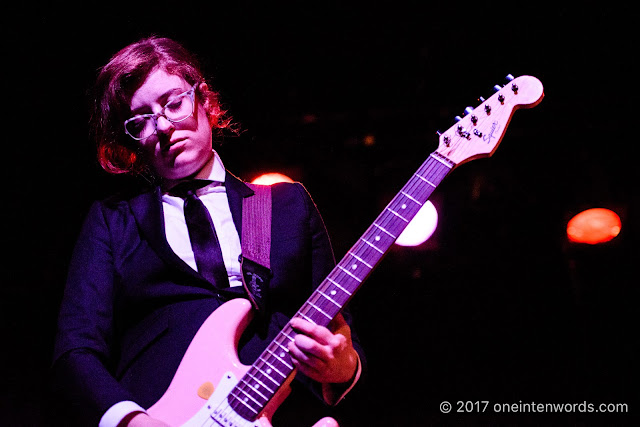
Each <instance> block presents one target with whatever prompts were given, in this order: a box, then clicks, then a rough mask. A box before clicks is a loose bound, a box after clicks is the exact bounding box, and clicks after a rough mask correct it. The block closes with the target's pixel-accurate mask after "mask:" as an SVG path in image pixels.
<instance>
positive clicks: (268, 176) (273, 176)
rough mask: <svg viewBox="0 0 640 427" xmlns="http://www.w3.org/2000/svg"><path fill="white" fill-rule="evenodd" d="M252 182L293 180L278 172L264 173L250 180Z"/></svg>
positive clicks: (268, 182)
mask: <svg viewBox="0 0 640 427" xmlns="http://www.w3.org/2000/svg"><path fill="white" fill-rule="evenodd" d="M251 182H252V183H253V184H262V185H272V184H275V183H277V182H293V180H292V179H291V178H289V177H288V176H286V175H283V174H281V173H278V172H270V173H265V174H262V175H260V176H259V177H257V178H256V179H254V180H253V181H251Z"/></svg>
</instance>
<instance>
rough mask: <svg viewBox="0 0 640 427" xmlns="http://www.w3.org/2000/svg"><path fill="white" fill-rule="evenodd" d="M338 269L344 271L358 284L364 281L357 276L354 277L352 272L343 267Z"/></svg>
mask: <svg viewBox="0 0 640 427" xmlns="http://www.w3.org/2000/svg"><path fill="white" fill-rule="evenodd" d="M338 268H339V269H340V270H342V271H344V272H345V273H347V274H348V275H349V276H350V277H352V278H353V279H354V280H356V281H357V282H358V283H360V282H362V280H360V279H358V278H357V277H356V276H354V275H353V274H351V272H350V271H349V270H347V269H346V268H344V267H342V266H341V265H338Z"/></svg>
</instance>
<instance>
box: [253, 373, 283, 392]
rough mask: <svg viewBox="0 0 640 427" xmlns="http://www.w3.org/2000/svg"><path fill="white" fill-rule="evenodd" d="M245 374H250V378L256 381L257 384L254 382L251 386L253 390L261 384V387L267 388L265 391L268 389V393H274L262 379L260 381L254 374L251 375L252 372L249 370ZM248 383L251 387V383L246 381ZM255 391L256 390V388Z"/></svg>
mask: <svg viewBox="0 0 640 427" xmlns="http://www.w3.org/2000/svg"><path fill="white" fill-rule="evenodd" d="M247 375H249V376H250V377H251V378H252V379H253V380H254V381H255V382H256V383H257V384H255V385H253V387H252V388H253V389H254V390H255V389H257V388H259V387H260V386H262V387H264V388H266V389H267V391H268V392H269V393H271V394H275V390H271V389H270V388H269V387H268V386H267V385H266V384H265V383H263V382H262V381H260V379H258V377H256V376H255V375H253V374H252V373H251V370H249V371H248V372H247ZM248 384H249V386H250V387H251V383H248ZM276 384H277V383H276ZM256 391H257V390H256Z"/></svg>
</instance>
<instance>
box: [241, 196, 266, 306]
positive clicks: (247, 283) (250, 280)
mask: <svg viewBox="0 0 640 427" xmlns="http://www.w3.org/2000/svg"><path fill="white" fill-rule="evenodd" d="M247 185H248V186H249V187H250V188H251V189H252V190H253V191H254V193H255V194H254V195H253V196H251V197H245V198H244V199H243V200H242V239H241V241H242V255H241V256H240V266H241V269H242V284H243V285H244V288H245V290H246V291H247V294H248V295H249V300H250V301H251V304H252V305H253V308H254V309H255V310H256V311H257V312H258V314H259V315H264V314H265V313H266V311H267V300H268V296H269V294H268V289H269V282H270V281H271V277H272V276H273V273H272V272H271V261H270V257H269V253H270V250H271V186H269V185H257V184H247Z"/></svg>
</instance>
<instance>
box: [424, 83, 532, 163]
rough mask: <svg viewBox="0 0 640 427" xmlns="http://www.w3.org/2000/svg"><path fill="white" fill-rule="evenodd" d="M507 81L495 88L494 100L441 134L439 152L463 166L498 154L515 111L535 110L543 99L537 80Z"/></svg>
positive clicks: (471, 110) (467, 110)
mask: <svg viewBox="0 0 640 427" xmlns="http://www.w3.org/2000/svg"><path fill="white" fill-rule="evenodd" d="M507 79H508V80H510V81H509V82H508V83H507V84H506V85H505V86H504V87H500V86H495V87H494V89H496V90H497V91H496V93H495V94H493V96H491V97H490V98H489V99H487V100H486V101H483V102H482V104H480V105H478V106H477V107H475V108H471V107H468V108H467V109H466V110H465V113H466V115H465V116H464V117H463V118H461V119H460V120H459V121H458V122H457V123H456V124H455V125H453V126H452V127H450V128H449V129H448V130H447V131H446V132H444V133H441V134H440V144H439V146H438V149H437V150H436V152H438V153H439V154H441V155H442V156H444V157H446V158H448V159H449V160H451V161H452V162H453V163H456V164H461V163H464V162H468V161H469V160H473V159H477V158H480V157H489V156H491V155H492V154H493V153H494V151H496V149H497V148H498V145H499V144H500V141H502V137H503V136H504V134H505V131H506V130H507V126H508V125H509V121H510V120H511V116H513V113H514V111H515V110H517V109H519V108H532V107H535V106H536V105H538V104H539V103H540V101H542V98H543V97H544V92H543V87H542V83H541V82H540V80H538V79H537V78H535V77H532V76H520V77H518V78H516V79H514V78H513V77H511V76H507ZM481 99H482V98H481Z"/></svg>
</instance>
